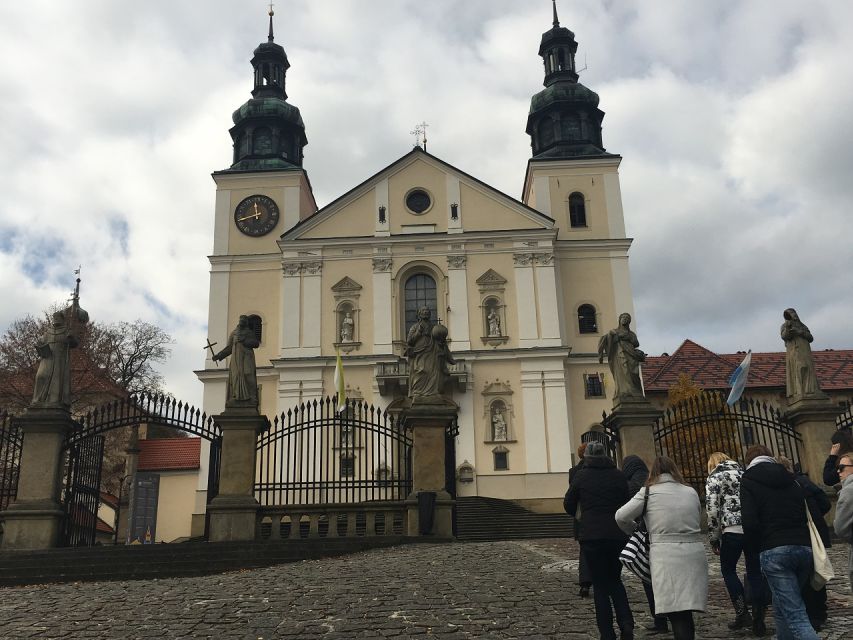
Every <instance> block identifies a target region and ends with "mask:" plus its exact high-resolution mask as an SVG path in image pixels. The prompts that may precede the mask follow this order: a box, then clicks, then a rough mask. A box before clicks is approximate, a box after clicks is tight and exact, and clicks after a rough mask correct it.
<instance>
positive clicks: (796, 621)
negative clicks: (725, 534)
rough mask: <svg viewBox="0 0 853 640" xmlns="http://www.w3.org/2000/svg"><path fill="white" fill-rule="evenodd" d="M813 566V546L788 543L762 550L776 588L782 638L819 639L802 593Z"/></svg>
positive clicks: (775, 604)
mask: <svg viewBox="0 0 853 640" xmlns="http://www.w3.org/2000/svg"><path fill="white" fill-rule="evenodd" d="M813 568H814V565H813V560H812V550H811V547H802V546H797V545H785V546H782V547H775V548H773V549H768V550H767V551H762V552H761V570H762V571H763V572H764V575H765V576H766V577H767V582H768V584H769V585H770V591H772V592H773V619H774V620H775V621H776V637H777V638H778V639H779V640H819V638H820V636H818V635H817V634H816V633H815V630H814V629H813V628H812V625H811V624H810V623H809V616H808V615H807V614H806V605H805V604H804V603H803V597H802V596H801V595H800V593H801V591H802V588H803V586H804V585H805V584H807V583H808V581H809V577H810V576H811V574H812V570H813Z"/></svg>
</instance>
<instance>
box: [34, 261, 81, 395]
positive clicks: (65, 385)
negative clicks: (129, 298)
mask: <svg viewBox="0 0 853 640" xmlns="http://www.w3.org/2000/svg"><path fill="white" fill-rule="evenodd" d="M87 322H89V314H88V313H87V312H86V310H85V309H81V308H80V278H77V287H76V288H75V290H74V297H73V298H72V304H71V306H69V307H67V308H66V309H63V310H62V311H56V312H54V313H53V315H52V316H51V322H50V326H49V327H48V328H47V329H46V330H45V332H44V335H43V336H42V338H41V341H40V342H39V343H38V344H37V345H36V351H37V352H38V355H39V364H38V369H37V370H36V379H35V384H34V386H33V401H32V404H31V405H30V406H32V407H38V408H57V409H68V408H70V407H71V349H74V348H76V347H77V346H78V344H79V337H78V335H77V334H76V332H75V326H77V325H82V324H85V323H87Z"/></svg>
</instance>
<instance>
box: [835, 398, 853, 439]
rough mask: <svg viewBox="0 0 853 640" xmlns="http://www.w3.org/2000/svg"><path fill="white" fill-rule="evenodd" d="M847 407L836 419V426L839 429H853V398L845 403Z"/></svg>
mask: <svg viewBox="0 0 853 640" xmlns="http://www.w3.org/2000/svg"><path fill="white" fill-rule="evenodd" d="M844 405H845V409H844V411H842V412H841V413H840V414H838V417H837V418H836V419H835V426H836V427H838V428H839V429H847V430H848V431H849V430H851V429H853V400H848V401H846V402H845V403H844Z"/></svg>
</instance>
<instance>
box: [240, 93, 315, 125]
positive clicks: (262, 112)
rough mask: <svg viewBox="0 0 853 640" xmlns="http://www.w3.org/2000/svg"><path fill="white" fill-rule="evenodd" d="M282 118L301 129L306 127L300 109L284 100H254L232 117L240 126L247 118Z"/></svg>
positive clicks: (267, 98)
mask: <svg viewBox="0 0 853 640" xmlns="http://www.w3.org/2000/svg"><path fill="white" fill-rule="evenodd" d="M258 117H267V118H281V119H282V120H286V121H287V122H292V123H293V124H295V125H297V126H299V127H305V124H304V123H303V122H302V115H301V114H300V113H299V109H298V108H297V107H294V106H293V105H292V104H290V103H288V102H287V100H284V99H283V98H275V97H266V98H252V99H251V100H249V101H248V102H246V103H245V104H244V105H243V106H241V107H240V108H239V109H237V110H236V111H235V112H234V113H233V114H232V116H231V119H232V120H233V121H234V124H240V123H241V122H242V121H243V120H246V119H247V118H258Z"/></svg>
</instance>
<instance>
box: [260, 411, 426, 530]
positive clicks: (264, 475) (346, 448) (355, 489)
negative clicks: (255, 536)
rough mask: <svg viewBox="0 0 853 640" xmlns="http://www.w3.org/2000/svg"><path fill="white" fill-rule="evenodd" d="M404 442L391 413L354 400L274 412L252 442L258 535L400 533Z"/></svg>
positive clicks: (407, 452)
mask: <svg viewBox="0 0 853 640" xmlns="http://www.w3.org/2000/svg"><path fill="white" fill-rule="evenodd" d="M411 450H412V438H411V434H410V433H409V432H407V431H406V430H405V429H404V428H403V426H402V423H401V422H400V419H399V417H397V416H395V415H393V414H390V413H387V412H385V411H383V410H381V409H377V408H376V407H374V406H372V405H368V404H367V403H365V402H363V401H360V400H347V401H346V404H345V405H344V406H343V407H338V405H337V399H336V398H332V397H327V398H325V399H323V400H314V401H311V402H306V403H303V404H301V405H299V406H297V407H295V408H293V409H290V410H289V411H287V412H285V413H282V414H281V415H280V416H277V417H276V418H275V420H274V421H273V424H272V426H271V428H270V429H269V430H268V431H267V432H266V433H264V434H262V435H261V437H260V438H258V443H257V458H256V460H257V466H256V474H255V485H254V494H255V497H256V498H257V500H258V502H259V503H260V505H261V515H260V523H259V525H260V526H259V531H260V536H261V538H273V539H275V538H291V539H294V538H308V537H339V536H358V535H367V536H371V535H391V534H395V535H400V534H402V533H403V529H404V523H405V506H404V504H403V501H404V500H405V499H406V497H408V495H409V493H410V492H411V490H412V466H411Z"/></svg>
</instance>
